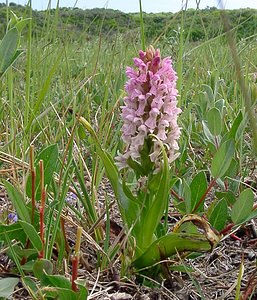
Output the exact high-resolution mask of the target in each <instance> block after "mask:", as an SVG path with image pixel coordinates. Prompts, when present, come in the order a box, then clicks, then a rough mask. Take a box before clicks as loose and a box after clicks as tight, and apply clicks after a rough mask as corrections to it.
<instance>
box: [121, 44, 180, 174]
mask: <svg viewBox="0 0 257 300" xmlns="http://www.w3.org/2000/svg"><path fill="white" fill-rule="evenodd" d="M126 75H127V77H128V81H127V83H126V85H125V89H126V92H127V97H125V99H124V106H122V107H121V109H122V114H121V116H122V119H123V122H124V124H123V126H122V139H123V141H124V142H125V143H126V151H125V153H124V154H123V155H122V154H119V156H118V157H117V158H116V160H117V166H118V167H119V168H124V167H126V166H127V165H126V160H127V159H128V158H131V159H133V160H136V161H137V162H138V163H140V151H141V150H142V149H143V147H144V143H145V141H146V140H151V147H150V148H151V149H150V150H149V157H150V160H151V161H152V162H154V164H155V167H156V168H159V166H160V165H161V162H162V155H161V147H160V142H159V141H157V140H155V139H153V138H152V136H149V135H150V134H155V135H156V136H157V137H158V138H159V139H160V140H161V141H162V143H163V144H164V146H165V149H166V151H167V155H168V159H169V162H172V161H173V160H174V159H176V158H177V156H178V152H177V151H178V149H179V147H178V142H177V141H178V139H179V137H180V128H179V126H178V124H177V118H178V115H179V114H180V112H181V109H180V108H178V107H177V95H178V91H177V89H176V81H177V75H176V72H175V71H174V70H173V67H172V61H171V58H170V57H166V58H164V59H161V55H160V51H159V50H158V49H157V50H155V49H154V48H153V47H152V46H150V48H148V49H147V50H146V52H144V51H141V50H140V51H139V57H136V58H134V68H133V67H127V69H126Z"/></svg>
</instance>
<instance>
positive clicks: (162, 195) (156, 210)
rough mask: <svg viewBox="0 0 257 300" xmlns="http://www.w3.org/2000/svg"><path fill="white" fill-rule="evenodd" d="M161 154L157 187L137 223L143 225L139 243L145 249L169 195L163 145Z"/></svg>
mask: <svg viewBox="0 0 257 300" xmlns="http://www.w3.org/2000/svg"><path fill="white" fill-rule="evenodd" d="M162 154H163V162H164V163H163V167H162V169H161V171H160V172H161V178H160V182H159V189H158V191H157V192H156V193H155V195H154V196H153V202H152V205H151V206H150V207H149V208H148V209H146V213H145V214H143V212H144V211H142V213H141V217H142V219H143V222H142V224H141V222H140V224H139V225H141V226H143V228H144V234H143V239H142V240H143V245H140V246H141V247H140V248H141V249H146V248H147V247H148V246H149V245H150V244H151V243H152V239H153V235H154V231H155V229H156V228H157V226H158V224H159V222H160V219H161V217H162V216H163V213H164V210H165V208H166V205H167V201H168V196H169V183H170V178H169V165H168V157H167V154H166V151H165V149H164V147H163V146H162Z"/></svg>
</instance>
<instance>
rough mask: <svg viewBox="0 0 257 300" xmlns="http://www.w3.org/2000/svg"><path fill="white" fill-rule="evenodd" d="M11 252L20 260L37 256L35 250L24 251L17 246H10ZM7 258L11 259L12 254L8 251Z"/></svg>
mask: <svg viewBox="0 0 257 300" xmlns="http://www.w3.org/2000/svg"><path fill="white" fill-rule="evenodd" d="M12 251H13V252H14V253H15V254H16V255H17V257H19V258H20V259H21V258H22V257H24V256H25V257H29V256H31V255H33V254H37V253H38V252H37V250H35V249H25V248H21V247H20V246H19V245H13V246H12ZM8 256H9V257H12V252H11V251H10V250H9V252H8Z"/></svg>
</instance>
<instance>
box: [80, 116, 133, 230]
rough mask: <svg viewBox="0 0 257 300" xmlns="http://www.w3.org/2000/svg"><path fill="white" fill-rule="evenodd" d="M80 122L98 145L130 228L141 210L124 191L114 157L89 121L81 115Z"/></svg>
mask: <svg viewBox="0 0 257 300" xmlns="http://www.w3.org/2000/svg"><path fill="white" fill-rule="evenodd" d="M79 122H80V123H81V124H82V125H83V126H84V128H85V129H86V130H88V132H89V133H90V135H91V137H92V139H93V141H94V145H95V146H96V152H97V155H98V156H99V157H100V158H101V160H102V162H103V165H104V168H105V172H106V175H107V177H108V179H109V180H110V183H111V185H112V188H113V191H114V194H115V197H116V199H117V200H118V205H119V210H120V212H121V216H122V219H123V221H124V222H125V223H126V225H127V226H128V227H129V228H130V227H131V226H133V223H134V221H135V220H136V218H137V216H138V212H139V206H138V204H137V203H135V202H134V201H131V200H130V199H129V198H128V197H127V196H126V194H125V193H124V191H123V185H122V179H121V177H120V175H119V173H118V169H117V167H116V165H115V163H114V161H113V158H112V157H111V156H110V155H108V153H107V152H106V151H104V150H103V149H102V147H101V145H100V143H99V140H98V138H97V135H96V133H95V131H94V129H93V128H92V126H91V125H90V124H89V122H88V121H87V120H86V119H84V118H82V117H80V118H79Z"/></svg>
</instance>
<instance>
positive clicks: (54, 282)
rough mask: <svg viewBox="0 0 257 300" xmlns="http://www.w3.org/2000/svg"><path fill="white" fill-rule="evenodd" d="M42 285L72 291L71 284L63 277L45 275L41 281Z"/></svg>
mask: <svg viewBox="0 0 257 300" xmlns="http://www.w3.org/2000/svg"><path fill="white" fill-rule="evenodd" d="M41 284H42V285H45V286H55V287H59V288H64V289H71V282H70V280H69V279H68V278H66V277H64V276H61V275H45V276H43V277H42V279H41Z"/></svg>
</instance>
